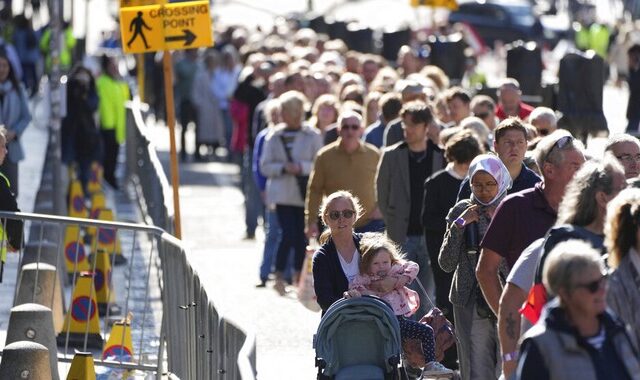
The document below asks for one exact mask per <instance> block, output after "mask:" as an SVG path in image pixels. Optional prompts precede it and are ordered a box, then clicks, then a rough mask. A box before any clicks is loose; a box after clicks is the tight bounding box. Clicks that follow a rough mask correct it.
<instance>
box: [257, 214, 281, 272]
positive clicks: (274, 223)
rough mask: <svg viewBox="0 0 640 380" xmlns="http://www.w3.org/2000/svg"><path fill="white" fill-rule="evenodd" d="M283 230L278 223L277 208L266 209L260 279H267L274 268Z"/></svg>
mask: <svg viewBox="0 0 640 380" xmlns="http://www.w3.org/2000/svg"><path fill="white" fill-rule="evenodd" d="M281 235H282V231H281V230H280V225H279V224H278V215H277V214H276V211H275V210H266V211H265V230H264V251H263V253H262V265H260V280H261V281H267V278H268V277H269V273H271V270H272V268H273V264H274V262H275V260H274V259H275V257H276V253H277V251H278V244H279V243H280V237H281Z"/></svg>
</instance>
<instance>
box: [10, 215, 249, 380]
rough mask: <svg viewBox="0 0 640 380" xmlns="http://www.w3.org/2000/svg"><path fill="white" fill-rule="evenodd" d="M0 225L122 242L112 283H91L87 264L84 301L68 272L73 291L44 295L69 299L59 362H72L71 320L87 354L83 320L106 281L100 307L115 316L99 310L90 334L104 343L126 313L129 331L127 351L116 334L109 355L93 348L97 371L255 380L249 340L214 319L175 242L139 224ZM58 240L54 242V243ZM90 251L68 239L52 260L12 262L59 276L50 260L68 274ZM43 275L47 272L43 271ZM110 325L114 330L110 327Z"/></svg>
mask: <svg viewBox="0 0 640 380" xmlns="http://www.w3.org/2000/svg"><path fill="white" fill-rule="evenodd" d="M0 218H6V219H19V220H22V221H30V222H31V223H32V225H40V228H39V230H40V231H45V230H47V227H55V228H56V229H57V230H58V231H65V230H66V229H67V228H68V227H79V228H80V229H79V230H83V229H87V228H89V227H95V228H97V234H96V239H98V240H99V239H103V242H102V243H104V240H105V239H108V238H114V237H115V238H119V239H121V241H122V254H123V255H124V256H125V259H126V264H124V265H126V268H123V269H122V270H120V268H119V267H115V266H114V267H112V270H113V272H112V275H110V274H106V275H97V273H98V272H99V268H97V267H96V262H97V261H98V260H93V262H92V264H91V272H93V273H94V275H93V276H90V282H91V284H92V286H91V287H90V289H89V294H88V295H87V294H77V293H76V291H77V289H78V288H79V287H80V285H79V283H80V281H79V278H78V277H79V276H78V274H77V273H76V272H74V273H73V274H72V277H73V279H72V282H71V283H72V284H76V285H75V286H73V289H71V288H72V287H71V286H69V287H66V288H64V287H63V286H60V287H58V288H56V287H52V289H49V290H47V292H50V297H49V298H50V299H53V298H54V297H56V293H57V292H59V291H63V292H64V293H65V294H69V293H72V294H73V295H72V297H71V298H69V297H65V298H67V299H70V302H69V305H70V306H69V307H67V310H68V311H67V316H66V319H65V320H64V324H63V326H62V331H61V332H59V333H58V344H59V346H60V347H62V348H61V349H60V350H59V354H58V360H59V361H63V362H70V361H71V360H72V359H73V350H71V348H72V343H73V342H72V339H70V336H71V335H72V334H73V333H74V332H73V331H72V330H73V328H70V326H71V325H72V324H73V323H75V322H78V320H80V321H81V322H85V323H84V326H82V327H83V329H82V331H81V332H80V333H77V331H76V333H77V334H78V335H79V339H77V340H76V342H75V343H76V348H79V349H82V350H83V351H86V350H87V349H88V348H90V343H91V342H90V338H91V336H92V334H95V331H91V329H92V326H91V320H92V318H94V316H95V315H97V314H98V310H96V304H95V303H94V302H93V300H94V296H95V295H96V294H97V293H98V292H99V290H98V288H100V289H101V286H108V281H109V279H110V278H112V279H113V280H112V285H113V293H114V294H115V299H113V300H112V299H109V300H108V301H107V302H108V306H112V305H113V304H118V305H119V306H120V307H119V309H120V312H121V313H120V315H119V316H113V315H111V314H110V312H111V310H112V308H111V307H107V308H105V309H104V317H103V318H102V319H101V321H100V323H99V326H100V327H99V331H98V333H97V334H98V336H99V337H100V338H101V339H102V340H103V341H107V339H106V338H107V334H106V331H107V330H108V329H109V327H111V325H112V322H113V321H114V320H118V319H121V318H123V317H124V316H126V315H127V314H128V313H129V312H133V319H132V321H131V323H130V329H131V331H130V333H131V347H127V345H128V344H127V339H126V338H125V334H124V332H122V336H121V337H120V336H118V335H117V336H116V344H115V346H116V347H115V348H111V349H110V347H106V346H107V345H105V347H104V349H102V346H100V347H98V349H100V350H101V351H100V352H101V353H102V355H101V356H102V359H101V360H96V361H95V365H96V366H97V367H99V366H103V367H110V368H114V369H117V370H119V371H123V370H140V371H145V372H154V373H156V374H157V378H160V377H161V375H163V374H165V375H166V374H172V375H173V376H177V377H178V378H180V379H255V375H256V373H255V338H254V337H253V335H252V334H247V333H245V332H244V331H243V330H242V329H241V328H239V327H238V326H237V325H236V324H235V323H233V322H232V321H229V320H228V319H227V318H221V317H220V316H219V315H218V312H217V310H216V308H215V306H214V304H213V302H212V301H211V300H209V298H208V296H207V294H206V291H205V290H204V288H203V287H202V286H201V284H200V278H199V276H198V274H197V273H196V272H195V271H194V270H193V268H192V267H191V265H190V264H189V263H188V261H187V259H186V254H185V250H184V248H183V246H182V244H181V242H180V241H179V240H178V239H176V238H174V237H173V236H171V235H169V234H168V233H166V232H165V231H164V230H162V229H160V228H159V227H155V226H148V225H143V224H133V223H120V222H105V221H95V220H88V219H78V218H69V217H58V216H51V215H41V214H30V213H11V212H0ZM60 233H61V234H62V232H60ZM31 238H32V241H31V244H32V246H33V243H34V241H33V238H35V239H36V240H37V241H38V242H39V243H40V246H42V245H43V244H46V243H47V240H46V239H43V238H42V236H32V237H31ZM63 240H64V239H63V238H62V236H60V240H59V241H63ZM97 244H99V242H98V241H92V242H91V244H85V243H84V242H83V241H82V240H81V239H76V240H75V242H74V243H69V242H67V244H66V246H65V244H60V245H59V246H58V249H57V250H49V254H51V252H52V254H53V255H55V257H45V255H44V254H43V253H45V252H44V251H43V250H42V249H32V250H31V251H29V253H28V254H27V252H26V250H25V249H21V250H20V254H21V258H20V262H21V263H22V262H42V261H46V262H53V263H56V264H55V267H56V269H55V270H56V273H57V274H58V275H61V274H63V273H66V270H65V269H64V267H63V266H61V265H60V264H57V263H60V262H61V260H59V257H58V256H61V255H63V256H66V257H67V258H73V259H74V267H77V266H78V265H79V260H85V259H86V255H85V257H83V255H82V249H83V248H84V249H87V250H90V251H91V252H97V250H96V246H97ZM112 244H113V245H112V247H114V249H112V250H110V252H109V253H110V254H111V256H110V257H111V260H112V261H111V263H112V264H115V253H114V251H115V247H116V240H115V239H113V243H112ZM29 256H31V257H29ZM33 256H35V257H33ZM95 256H96V255H94V257H95ZM31 267H33V265H31ZM46 267H47V268H51V265H47V266H46ZM38 273H39V267H38V266H36V275H35V280H33V281H34V283H33V284H32V285H31V286H32V288H30V289H33V298H32V299H31V300H29V301H30V302H35V301H37V297H36V290H35V289H39V286H40V285H41V284H40V283H39V280H38ZM112 276H113V277H112ZM16 283H18V282H16ZM72 290H73V292H72ZM17 293H18V289H16V294H17ZM86 298H88V300H87V299H86ZM83 318H84V319H83ZM116 325H117V323H116V324H115V325H113V326H116ZM76 330H77V329H76ZM118 334H120V333H118ZM95 352H96V351H95V350H94V353H95ZM111 354H114V355H116V358H115V359H112V360H108V359H107V357H108V356H109V355H111ZM118 354H120V355H118ZM127 354H131V355H130V356H127Z"/></svg>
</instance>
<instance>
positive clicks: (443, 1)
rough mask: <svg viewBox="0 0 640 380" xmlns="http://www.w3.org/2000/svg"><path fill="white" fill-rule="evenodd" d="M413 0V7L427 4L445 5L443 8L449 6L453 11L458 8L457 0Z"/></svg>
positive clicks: (428, 5)
mask: <svg viewBox="0 0 640 380" xmlns="http://www.w3.org/2000/svg"><path fill="white" fill-rule="evenodd" d="M410 1H411V6H412V7H416V8H417V7H420V6H427V7H443V8H448V9H450V10H452V11H455V10H457V9H458V3H457V2H456V0H410Z"/></svg>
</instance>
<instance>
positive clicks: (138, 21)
mask: <svg viewBox="0 0 640 380" xmlns="http://www.w3.org/2000/svg"><path fill="white" fill-rule="evenodd" d="M142 28H145V29H147V30H152V29H151V28H150V27H149V25H147V24H146V23H145V22H144V19H143V18H142V12H140V11H138V16H136V17H135V18H134V19H133V20H131V23H130V24H129V32H131V31H132V30H133V36H131V39H129V42H127V46H128V47H129V48H131V44H132V43H133V41H135V40H136V37H138V36H140V37H141V38H142V41H143V42H144V48H145V49H149V45H148V44H147V39H146V38H144V31H143V30H142Z"/></svg>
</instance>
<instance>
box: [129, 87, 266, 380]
mask: <svg viewBox="0 0 640 380" xmlns="http://www.w3.org/2000/svg"><path fill="white" fill-rule="evenodd" d="M146 107H147V106H146V104H143V103H140V101H139V99H138V98H137V97H136V98H135V99H134V100H133V101H131V102H128V103H127V126H128V127H127V148H126V158H127V159H126V174H127V178H128V179H129V180H130V181H131V182H132V183H133V184H134V185H135V189H136V191H137V193H138V196H137V198H138V200H139V201H140V202H141V204H140V206H141V209H142V210H143V212H144V213H145V214H146V216H147V219H148V220H149V222H150V223H153V224H155V225H156V226H158V227H160V228H163V229H164V230H166V231H172V230H173V204H172V202H171V199H172V192H171V190H170V187H169V181H168V180H167V177H166V175H165V173H164V170H163V168H162V164H161V163H160V160H159V159H158V157H157V154H156V150H155V146H154V144H153V142H152V141H151V138H150V134H149V129H148V128H149V127H147V126H146V124H145V122H144V117H143V110H146ZM160 245H161V247H160V252H161V255H160V257H161V260H162V268H163V271H162V273H163V283H164V284H171V285H170V286H167V287H164V288H163V304H164V305H165V314H164V319H163V326H164V329H163V337H164V339H163V343H166V344H167V361H168V368H169V371H170V372H171V373H174V374H176V375H178V376H179V377H180V378H183V379H207V378H209V379H243V380H252V379H255V377H256V369H255V368H256V353H255V351H256V342H255V337H254V335H253V334H251V333H248V334H247V333H245V332H244V330H243V329H242V328H241V327H240V326H238V325H237V324H236V323H235V322H233V321H231V320H229V319H228V318H222V317H221V316H220V315H219V312H218V311H217V309H216V308H215V305H214V303H213V301H212V300H209V298H208V296H207V294H206V291H205V290H204V288H202V286H201V284H200V279H199V277H198V274H197V273H196V272H195V271H194V270H193V268H191V266H190V264H189V263H188V261H187V258H186V255H185V251H184V249H183V248H182V246H181V245H180V242H179V241H178V240H177V239H175V238H174V237H173V236H170V235H169V234H166V233H165V234H163V235H162V239H161V241H160ZM167 305H172V306H167ZM185 328H186V329H187V330H188V331H189V332H190V333H189V334H185Z"/></svg>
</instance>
